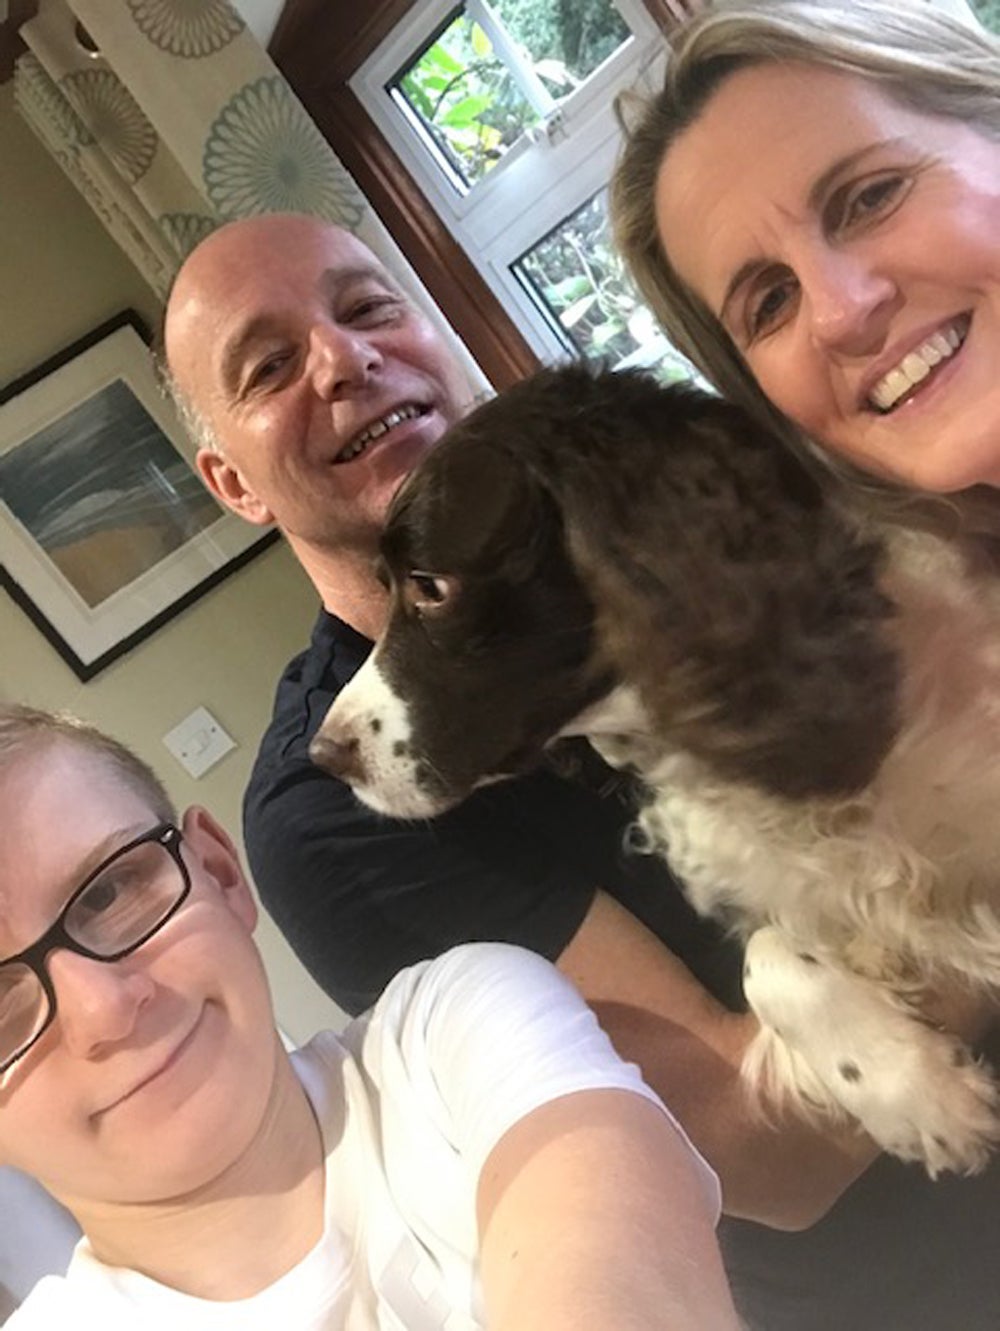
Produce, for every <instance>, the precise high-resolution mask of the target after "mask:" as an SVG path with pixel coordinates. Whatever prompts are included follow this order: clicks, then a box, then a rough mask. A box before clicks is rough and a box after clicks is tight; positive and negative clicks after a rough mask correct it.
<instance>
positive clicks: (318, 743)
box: [309, 730, 365, 781]
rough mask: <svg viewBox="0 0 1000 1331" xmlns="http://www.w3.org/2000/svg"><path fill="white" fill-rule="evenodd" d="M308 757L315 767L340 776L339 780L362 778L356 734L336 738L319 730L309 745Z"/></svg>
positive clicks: (362, 769) (361, 765) (359, 747)
mask: <svg viewBox="0 0 1000 1331" xmlns="http://www.w3.org/2000/svg"><path fill="white" fill-rule="evenodd" d="M309 757H310V759H311V760H312V761H313V762H314V763H315V764H316V766H317V767H322V768H323V770H324V771H325V772H329V773H330V775H331V776H337V777H340V779H341V781H361V780H363V779H364V775H365V769H364V764H363V763H362V761H361V744H360V742H359V740H358V737H357V736H356V735H354V736H351V737H349V738H346V737H345V738H343V739H338V738H335V737H334V736H333V735H326V734H324V733H323V731H322V730H321V731H319V733H318V734H317V735H316V736H315V737H314V739H313V741H312V743H311V744H310V745H309Z"/></svg>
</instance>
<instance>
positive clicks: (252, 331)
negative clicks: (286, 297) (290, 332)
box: [219, 314, 274, 397]
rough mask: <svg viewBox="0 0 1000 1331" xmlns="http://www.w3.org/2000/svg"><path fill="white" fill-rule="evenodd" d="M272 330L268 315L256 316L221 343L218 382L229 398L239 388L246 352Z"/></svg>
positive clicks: (271, 322)
mask: <svg viewBox="0 0 1000 1331" xmlns="http://www.w3.org/2000/svg"><path fill="white" fill-rule="evenodd" d="M273 329H274V320H273V319H272V318H271V317H270V316H269V315H263V314H261V315H257V316H256V317H255V318H253V319H250V320H249V321H248V322H247V323H245V324H243V325H241V327H239V328H238V329H237V330H236V331H235V332H234V333H233V335H232V336H231V337H229V338H227V339H226V341H225V342H224V343H223V346H222V350H221V352H220V354H219V381H220V383H221V384H222V388H223V391H224V392H225V393H226V394H227V396H230V397H231V396H232V395H233V394H234V393H235V392H236V389H237V388H238V386H239V380H240V369H241V367H242V365H243V362H244V361H245V359H246V355H247V352H248V351H249V350H250V348H251V347H252V346H253V345H254V343H255V342H260V341H261V340H262V339H263V338H264V337H265V336H266V335H268V334H269V333H271V332H272V331H273Z"/></svg>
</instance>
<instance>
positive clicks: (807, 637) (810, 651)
mask: <svg viewBox="0 0 1000 1331" xmlns="http://www.w3.org/2000/svg"><path fill="white" fill-rule="evenodd" d="M592 384H593V388H592V390H586V391H585V388H584V386H583V385H582V384H579V383H578V384H577V385H576V386H575V398H576V401H577V403H579V404H580V405H581V406H583V404H584V403H585V400H586V394H587V391H589V392H590V399H591V400H590V403H589V407H590V409H589V411H583V410H581V411H580V412H579V414H578V417H577V420H576V425H575V427H574V435H575V445H574V446H573V447H572V456H571V459H570V461H569V462H568V465H562V464H559V465H555V463H556V459H555V455H554V454H548V455H547V454H546V452H545V450H542V451H541V452H540V453H538V454H537V455H536V456H535V458H534V460H533V465H535V466H536V468H537V469H538V470H539V474H540V476H541V478H542V481H543V483H544V484H545V485H546V486H548V487H549V488H550V490H551V492H552V493H553V495H554V497H555V498H556V499H557V501H558V503H559V505H560V507H561V509H562V513H563V522H564V525H565V531H566V541H567V545H568V549H569V552H570V556H571V558H572V560H573V562H574V565H575V567H576V569H577V571H578V574H579V576H580V579H581V581H582V582H583V584H584V585H585V587H586V588H587V590H588V592H589V594H590V596H591V598H592V600H593V601H594V604H595V606H596V608H597V638H598V641H599V642H600V643H601V645H602V650H603V652H604V653H605V654H606V657H607V660H608V664H609V665H610V666H611V668H612V669H613V670H614V672H615V673H616V674H617V675H618V676H619V677H620V678H625V679H628V680H629V681H631V682H632V683H634V684H635V685H636V686H637V687H638V689H639V692H640V694H641V697H642V700H643V703H644V705H645V707H646V709H647V711H648V712H649V713H650V715H651V717H652V718H654V723H655V725H656V726H657V728H658V730H659V731H660V733H661V734H664V735H667V736H669V737H671V738H672V739H673V740H674V741H675V742H676V743H677V745H678V747H682V748H684V749H686V750H687V751H689V752H693V753H695V754H697V755H699V756H701V757H703V758H704V759H706V760H707V761H709V762H710V763H711V764H712V765H713V766H714V767H715V769H716V770H718V771H719V772H720V773H721V774H723V775H725V776H726V777H727V778H730V779H732V778H736V779H746V780H749V781H752V782H754V783H755V784H759V785H762V786H764V787H766V788H768V789H770V790H773V791H776V792H778V793H781V794H784V795H792V796H799V795H809V794H837V793H845V792H849V791H852V790H856V789H859V788H860V787H862V786H863V785H865V784H866V783H867V782H868V781H869V780H870V779H871V778H872V776H873V775H874V772H875V771H876V770H877V767H878V765H879V763H880V762H881V760H882V758H883V757H884V755H885V752H886V751H887V749H888V746H889V744H890V743H891V741H892V738H893V737H894V734H895V731H896V726H897V711H896V698H897V686H898V665H897V661H896V657H895V654H894V652H893V650H892V649H891V647H890V646H889V644H888V641H887V637H886V634H885V631H884V629H885V620H886V618H887V616H888V615H890V614H891V611H892V607H891V605H890V603H889V602H888V601H887V599H886V598H885V597H884V596H883V594H882V593H881V591H880V590H879V587H878V581H877V574H878V569H879V564H880V550H879V548H878V547H877V546H876V545H874V544H872V543H869V542H865V541H864V540H862V539H860V538H859V536H858V535H857V534H856V532H855V531H854V529H853V528H852V526H851V525H850V524H849V523H847V522H846V521H845V520H844V519H843V518H842V517H841V516H840V515H839V514H838V512H837V511H836V510H835V508H834V507H833V506H832V505H831V504H830V503H829V502H828V501H827V499H826V498H825V496H824V495H823V494H822V492H821V490H820V488H819V486H818V485H817V484H816V482H815V481H814V480H813V478H812V477H811V476H810V475H809V474H808V473H807V472H806V470H805V469H804V467H803V466H802V465H801V464H800V463H799V462H798V461H797V460H796V459H795V458H793V457H792V456H791V455H790V454H789V453H788V452H787V451H786V449H785V447H784V446H783V445H782V444H781V442H780V441H777V440H774V439H771V438H770V437H769V436H767V435H765V434H764V433H763V432H762V431H761V430H760V429H759V428H758V427H756V426H755V425H754V424H753V423H752V422H750V421H749V420H748V419H747V418H746V417H745V416H744V414H743V413H742V412H740V411H737V409H735V408H733V407H731V406H729V405H728V404H726V403H723V402H721V401H719V400H718V399H714V398H711V397H709V396H708V395H706V394H700V393H696V392H692V391H688V390H676V389H672V390H666V389H662V388H660V387H658V386H656V385H655V384H652V383H651V382H650V381H649V380H646V379H643V380H641V381H640V380H639V379H638V378H637V377H634V376H628V375H626V376H624V377H622V376H621V375H620V374H616V375H605V376H597V377H596V378H593V380H592ZM595 432H596V433H595Z"/></svg>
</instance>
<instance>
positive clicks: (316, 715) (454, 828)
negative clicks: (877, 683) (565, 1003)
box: [244, 613, 1000, 1331]
mask: <svg viewBox="0 0 1000 1331" xmlns="http://www.w3.org/2000/svg"><path fill="white" fill-rule="evenodd" d="M370 648H371V643H370V642H369V641H368V640H367V639H366V638H363V637H361V636H360V635H359V634H357V633H355V632H354V630H352V629H351V628H349V627H348V626H347V625H345V624H343V623H341V622H340V621H339V620H337V619H335V618H334V617H333V616H332V615H328V614H325V613H323V614H321V615H320V618H319V620H318V622H317V625H316V628H315V630H314V632H313V638H312V643H311V645H310V647H309V649H308V650H307V651H306V652H304V653H302V654H301V655H300V656H298V657H296V658H295V660H294V661H292V663H291V664H290V665H289V667H288V669H287V670H286V671H285V673H284V675H283V677H282V679H281V682H280V684H279V686H278V692H277V697H276V701H275V711H274V717H273V720H272V722H271V725H270V726H269V728H268V730H267V732H266V734H265V736H264V739H263V741H262V744H261V748H260V752H259V754H258V757H257V761H256V764H255V766H254V771H253V774H252V777H251V780H250V785H249V788H248V790H247V794H246V800H245V806H244V821H245V835H246V845H247V852H248V855H249V858H250V866H251V869H252V871H253V874H254V878H255V880H256V883H257V888H258V891H259V892H260V895H261V899H262V900H263V902H264V905H265V906H266V908H267V910H268V911H269V912H270V914H271V915H272V917H273V918H274V920H275V922H276V924H277V925H278V927H279V928H280V929H281V931H282V932H283V933H284V935H285V937H286V938H287V939H288V940H289V942H290V943H291V945H292V947H293V948H294V950H295V951H296V953H297V954H298V956H299V957H300V959H301V960H302V961H303V962H304V964H305V965H306V967H307V968H308V969H309V971H310V972H311V974H312V975H313V976H314V978H315V979H316V980H317V981H318V983H319V984H320V985H321V986H322V988H323V989H325V990H326V992H327V993H329V994H330V995H331V996H332V997H333V998H334V999H335V1000H336V1001H337V1002H338V1003H339V1004H340V1005H341V1007H343V1008H344V1009H345V1010H346V1011H348V1012H352V1013H354V1012H358V1011H360V1010H362V1009H363V1008H365V1007H367V1006H369V1005H370V1004H371V1003H372V1002H373V1001H374V999H375V997H376V996H377V994H378V993H379V992H380V991H381V989H382V988H383V986H384V985H385V984H386V983H387V982H388V980H389V979H390V978H391V977H392V975H394V974H395V973H396V971H398V970H399V969H400V968H401V967H403V966H407V965H410V964H412V963H413V962H415V961H419V960H421V959H422V958H424V957H428V956H434V955H436V954H437V953H439V952H442V951H444V950H446V949H447V948H449V947H451V946H453V945H454V944H456V943H461V942H468V941H472V940H499V941H504V942H511V943H518V944H521V945H522V946H525V947H529V948H532V949H533V950H534V951H536V952H540V953H542V954H543V955H544V956H547V957H550V958H552V959H555V958H556V957H558V956H559V954H560V952H561V951H562V950H563V948H564V947H565V946H566V945H567V943H568V942H569V941H570V939H571V938H572V937H573V934H574V933H575V932H576V930H577V928H578V927H579V925H580V924H581V922H582V920H583V918H584V915H585V914H586V912H587V909H588V907H589V905H590V903H591V901H592V899H593V896H594V893H595V891H596V890H597V888H598V886H600V887H602V888H604V890H605V891H607V892H609V893H610V894H611V895H612V896H614V897H616V898H617V899H618V900H619V901H621V902H622V904H623V905H625V906H626V907H628V909H629V910H631V911H632V913H633V914H634V915H636V916H637V917H638V918H639V919H641V920H642V921H643V923H645V924H646V925H647V926H648V927H649V928H650V929H652V930H653V932H654V933H656V934H657V935H658V936H659V937H660V938H661V939H662V940H663V941H664V942H665V943H666V944H667V946H668V947H669V948H670V949H671V950H672V951H673V952H675V953H676V954H677V955H678V956H680V957H681V959H682V960H683V961H684V962H685V963H686V964H687V965H688V966H689V968H690V969H691V970H692V971H693V972H694V974H695V975H697V976H698V978H699V979H700V980H701V981H702V983H703V984H705V985H706V987H707V988H709V989H710V990H711V991H712V992H713V993H715V994H716V996H717V997H718V998H720V999H721V1000H722V1001H723V1002H725V1003H727V1004H728V1005H729V1006H731V1007H735V1006H737V1005H738V1003H739V1001H740V999H739V960H740V959H739V956H738V954H737V952H736V950H735V948H734V947H733V945H732V944H731V943H730V942H729V941H728V940H726V939H724V938H723V937H722V935H721V933H720V931H719V930H718V929H717V928H716V927H715V925H714V924H712V923H711V922H707V921H703V920H701V919H699V918H698V917H697V916H696V915H695V913H694V912H693V911H692V910H691V908H690V907H689V906H688V905H687V902H686V901H685V900H684V898H683V896H682V895H681V892H680V890H679V889H678V887H677V886H676V884H675V883H674V882H673V880H672V879H671V877H670V875H669V873H668V871H667V870H666V868H665V867H664V866H663V865H662V863H661V862H660V861H658V860H656V859H654V858H652V857H649V856H646V855H642V854H640V853H638V852H635V851H632V850H629V849H628V842H627V829H628V826H629V822H630V819H631V816H632V803H631V800H630V798H629V792H628V790H627V788H626V783H624V782H623V781H622V780H621V778H619V777H618V776H617V774H614V773H612V772H611V771H610V769H608V768H606V767H605V766H604V765H603V764H602V763H601V762H600V761H599V760H598V759H596V757H595V756H593V755H592V754H591V753H590V750H589V749H587V748H586V747H585V746H582V747H581V750H580V751H578V752H575V753H573V754H572V755H571V760H572V762H573V764H574V766H575V768H576V771H575V773H574V777H573V779H572V780H567V779H564V778H563V777H561V776H559V775H556V774H555V773H554V772H552V771H539V772H536V773H533V774H532V775H530V776H527V777H522V778H520V779H518V780H516V781H509V782H505V783H500V784H497V785H492V786H488V787H485V788H484V789H482V790H479V791H477V792H475V793H474V794H473V795H472V796H471V797H470V798H469V799H468V800H467V801H466V802H465V803H464V804H462V805H461V806H459V807H458V808H456V809H453V810H452V811H450V812H449V813H447V814H445V815H443V816H442V817H441V818H438V819H435V820H433V821H429V822H422V823H420V822H416V823H411V822H399V821H396V820H393V819H389V818H384V817H382V816H381V815H379V814H375V813H372V812H371V811H370V810H367V809H365V808H364V807H363V806H361V805H360V804H359V803H358V801H356V800H355V798H354V796H353V795H352V794H351V792H350V790H349V789H348V788H347V787H346V786H345V785H343V784H342V783H341V782H339V781H337V780H335V779H334V778H333V777H330V776H328V775H326V774H325V773H324V772H321V771H320V770H319V769H318V768H317V767H315V766H314V765H313V764H312V763H310V761H309V758H308V754H307V749H308V744H309V741H310V739H311V738H312V736H313V735H314V734H315V732H316V729H317V728H318V726H319V724H320V722H321V721H322V719H323V716H324V715H325V713H326V710H327V708H328V707H329V705H330V703H331V702H332V700H333V698H334V697H335V696H336V695H337V693H338V692H339V691H340V689H341V688H343V686H344V685H345V684H346V683H347V681H348V680H349V679H350V678H351V677H352V676H353V675H354V673H355V671H356V670H357V669H358V667H359V666H360V665H361V663H362V661H363V660H364V659H365V657H366V656H367V654H368V652H369V650H370ZM997 1052H998V1054H1000V1049H998V1051H997ZM720 1237H721V1240H722V1245H723V1251H724V1254H725V1257H726V1265H727V1270H728V1272H729V1276H730V1279H731V1281H732V1283H733V1287H734V1292H735V1295H736V1299H737V1304H738V1306H739V1308H740V1311H741V1313H742V1315H743V1316H744V1318H746V1320H747V1323H748V1326H749V1327H751V1328H753V1331H1000V1259H998V1253H1000V1165H994V1166H993V1167H992V1168H991V1169H990V1170H989V1171H988V1172H987V1173H986V1174H984V1175H982V1176H980V1177H979V1178H976V1179H947V1180H943V1181H938V1182H937V1183H931V1182H930V1181H929V1180H928V1179H926V1177H925V1176H924V1175H923V1174H922V1172H921V1171H920V1170H918V1169H916V1168H914V1167H907V1166H903V1165H900V1164H899V1163H898V1162H896V1161H893V1160H889V1159H883V1160H880V1161H878V1162H876V1164H874V1165H873V1166H872V1167H871V1168H870V1169H869V1170H868V1171H867V1172H866V1174H865V1175H864V1176H863V1177H862V1178H861V1179H859V1180H858V1181H857V1183H855V1184H854V1185H853V1187H852V1188H851V1189H850V1190H849V1191H848V1192H847V1193H846V1194H845V1196H844V1198H843V1199H842V1200H841V1201H840V1203H838V1205H837V1206H836V1207H834V1208H833V1210H832V1211H831V1212H830V1214H829V1215H827V1216H826V1217H825V1218H824V1219H823V1220H822V1221H821V1222H820V1223H819V1224H817V1225H815V1226H813V1227H812V1228H811V1229H810V1230H808V1231H806V1232H804V1233H801V1234H784V1233H780V1232H778V1231H775V1230H769V1229H767V1228H765V1227H763V1226H759V1225H755V1224H752V1223H750V1222H746V1221H735V1220H728V1219H727V1220H724V1221H723V1223H722V1225H721V1227H720Z"/></svg>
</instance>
